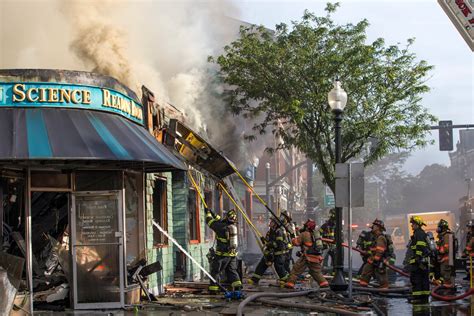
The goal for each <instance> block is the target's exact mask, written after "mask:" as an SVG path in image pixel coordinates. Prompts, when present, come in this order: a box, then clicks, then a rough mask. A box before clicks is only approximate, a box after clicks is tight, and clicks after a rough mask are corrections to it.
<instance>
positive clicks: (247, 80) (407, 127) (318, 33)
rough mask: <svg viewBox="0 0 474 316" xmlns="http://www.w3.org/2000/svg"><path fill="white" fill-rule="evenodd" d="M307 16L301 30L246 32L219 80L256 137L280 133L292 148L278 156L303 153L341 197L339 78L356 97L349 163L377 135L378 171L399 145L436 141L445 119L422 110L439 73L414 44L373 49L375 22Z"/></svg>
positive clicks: (377, 44)
mask: <svg viewBox="0 0 474 316" xmlns="http://www.w3.org/2000/svg"><path fill="white" fill-rule="evenodd" d="M337 6H338V4H328V5H327V7H326V12H327V14H326V16H321V17H318V16H316V15H314V14H313V13H310V12H308V11H305V13H304V15H303V17H302V20H301V21H297V22H292V27H291V29H290V27H288V26H287V25H286V24H284V23H281V24H278V25H276V30H275V31H271V30H268V29H266V28H264V27H263V26H249V27H245V26H242V27H241V29H240V38H239V39H237V40H235V41H233V42H232V43H230V44H229V45H227V46H225V47H224V52H223V54H222V55H220V56H218V57H210V58H209V59H210V61H211V62H215V63H217V64H218V65H219V66H220V68H219V76H220V77H221V79H222V80H223V81H224V82H225V83H226V84H227V86H228V88H227V89H226V91H225V94H226V96H227V98H228V102H229V104H230V107H231V109H232V110H233V112H234V113H235V114H240V115H243V116H244V117H246V118H254V119H255V118H259V119H260V121H259V122H258V123H256V124H255V125H254V127H253V132H252V133H251V134H250V135H247V136H246V137H247V139H249V140H253V139H255V138H256V137H257V136H258V135H259V134H260V135H261V134H265V133H266V132H269V131H270V132H272V133H273V134H274V135H275V136H276V137H277V138H279V139H281V140H282V141H281V142H280V143H279V145H278V146H276V147H272V148H267V150H268V151H270V152H272V151H274V150H278V149H281V148H289V147H291V146H295V147H296V148H298V149H299V150H301V151H302V152H304V153H305V154H306V155H307V156H308V157H309V158H311V159H312V160H313V161H314V162H315V164H316V165H317V167H318V169H319V170H320V171H321V172H322V174H323V176H324V180H325V182H326V183H327V184H328V185H329V186H330V187H331V189H332V190H333V191H334V187H335V181H334V164H335V157H334V144H333V140H334V131H333V124H334V123H333V115H332V113H331V112H330V110H329V106H328V104H327V93H328V92H329V90H331V88H332V81H333V80H334V79H335V78H336V77H339V78H340V79H341V81H342V84H343V87H344V89H345V90H346V91H347V93H348V96H349V100H348V104H347V106H346V110H345V113H344V115H345V119H344V120H343V123H342V126H343V136H342V161H343V162H345V161H348V160H349V159H351V158H354V157H357V156H358V155H359V154H360V153H361V151H362V149H363V148H364V147H365V144H366V143H367V140H368V139H369V138H376V139H378V145H377V147H376V148H375V150H373V151H371V152H370V153H369V154H368V155H366V156H365V157H364V163H365V164H366V165H369V164H371V163H373V162H374V161H376V160H378V159H379V158H381V157H383V156H384V155H386V154H387V153H389V152H391V151H393V150H394V149H395V148H402V149H405V150H407V151H410V150H412V149H414V148H416V147H419V146H424V145H426V144H427V141H426V140H425V138H424V137H425V135H426V133H427V129H426V126H427V125H429V124H431V123H432V122H434V121H435V117H434V116H432V115H430V114H429V113H428V112H427V110H426V109H425V108H423V107H422V106H421V105H420V101H421V95H422V94H423V93H426V92H428V91H429V88H428V86H427V85H425V81H426V80H427V75H428V72H429V71H430V70H431V69H432V66H430V65H428V64H427V63H426V62H425V61H417V60H416V56H415V54H413V53H411V52H410V51H409V49H410V46H411V45H412V43H413V40H411V39H410V40H408V41H407V44H406V46H405V47H398V46H396V45H390V46H386V45H385V43H384V40H383V39H381V38H379V39H377V40H376V41H374V42H373V43H370V44H366V29H367V27H368V25H369V24H368V22H367V20H362V21H360V22H358V23H357V24H355V25H354V24H345V25H336V24H335V23H334V22H333V21H332V19H331V14H332V13H333V12H334V11H335V10H336V8H337Z"/></svg>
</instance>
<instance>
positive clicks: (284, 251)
mask: <svg viewBox="0 0 474 316" xmlns="http://www.w3.org/2000/svg"><path fill="white" fill-rule="evenodd" d="M287 252H288V251H286V250H282V251H277V252H275V253H273V254H274V255H275V256H281V255H284V254H285V253H287Z"/></svg>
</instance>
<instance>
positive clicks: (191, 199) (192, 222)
mask: <svg viewBox="0 0 474 316" xmlns="http://www.w3.org/2000/svg"><path fill="white" fill-rule="evenodd" d="M188 212H189V240H199V235H198V228H197V225H198V223H197V218H196V215H197V194H196V191H195V190H194V189H190V190H189V194H188Z"/></svg>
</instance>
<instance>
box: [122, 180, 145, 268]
mask: <svg viewBox="0 0 474 316" xmlns="http://www.w3.org/2000/svg"><path fill="white" fill-rule="evenodd" d="M142 176H143V175H142V174H141V173H131V172H126V173H125V178H124V184H125V229H126V236H127V239H126V246H127V248H126V249H127V253H126V255H127V257H126V263H127V266H130V265H131V264H132V263H134V262H135V261H137V259H138V258H139V256H140V253H143V251H140V245H143V243H140V230H141V229H140V228H141V227H142V226H141V225H140V223H141V217H140V213H141V210H142V203H141V198H140V197H141V193H142V192H143V191H142V186H143V178H142Z"/></svg>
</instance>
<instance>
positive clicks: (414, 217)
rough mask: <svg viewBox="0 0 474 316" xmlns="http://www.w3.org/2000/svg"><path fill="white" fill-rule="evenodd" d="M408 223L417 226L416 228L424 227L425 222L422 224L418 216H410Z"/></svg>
mask: <svg viewBox="0 0 474 316" xmlns="http://www.w3.org/2000/svg"><path fill="white" fill-rule="evenodd" d="M410 223H412V224H417V225H418V226H420V227H421V226H426V224H425V222H423V220H422V219H421V217H420V216H412V217H411V218H410Z"/></svg>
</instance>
